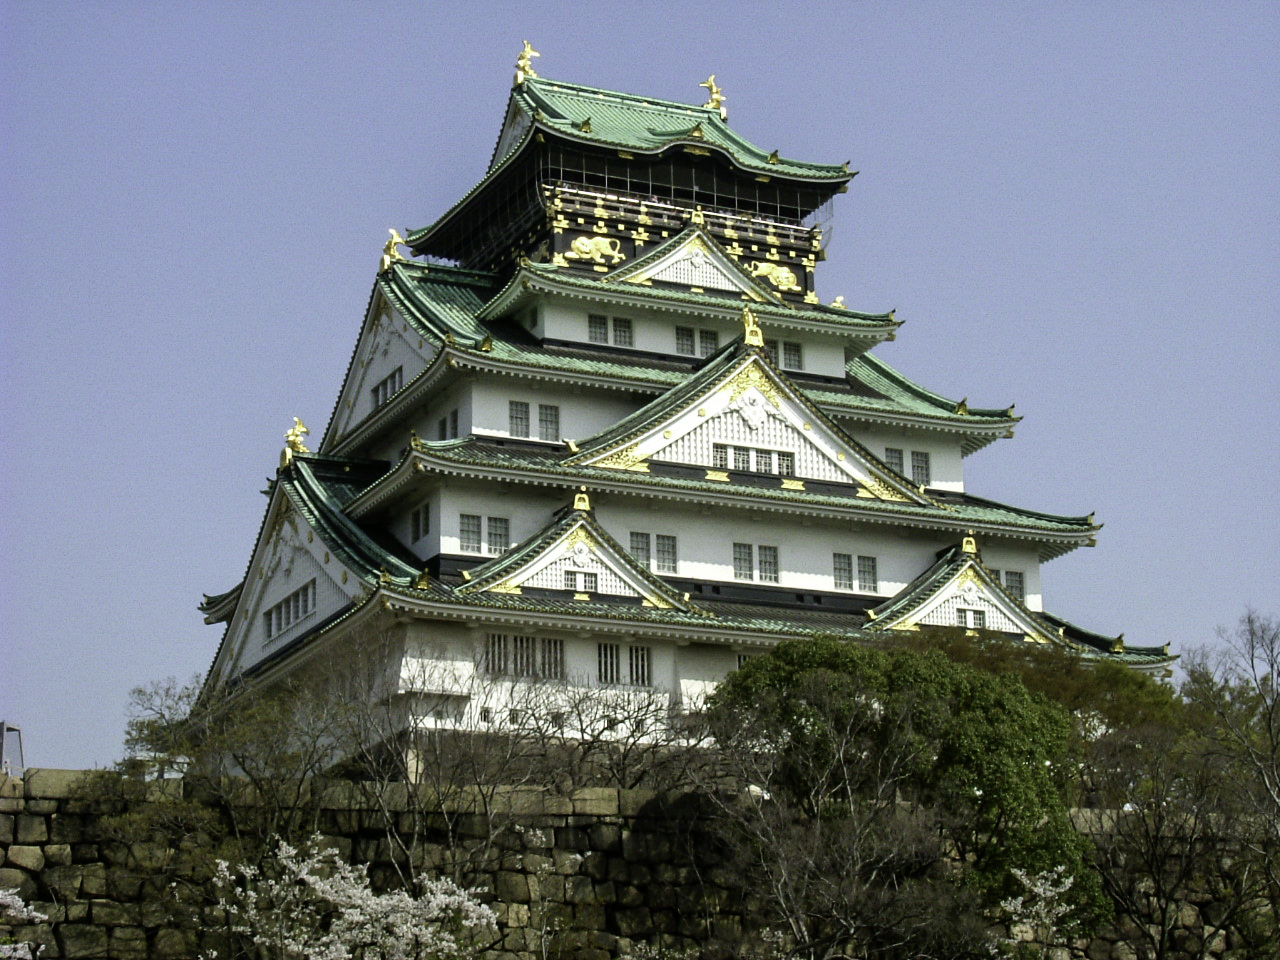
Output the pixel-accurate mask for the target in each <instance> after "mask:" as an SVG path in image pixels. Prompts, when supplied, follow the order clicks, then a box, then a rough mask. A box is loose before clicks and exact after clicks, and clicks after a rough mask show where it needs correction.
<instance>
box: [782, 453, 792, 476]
mask: <svg viewBox="0 0 1280 960" xmlns="http://www.w3.org/2000/svg"><path fill="white" fill-rule="evenodd" d="M795 472H796V455H795V454H794V453H785V452H779V453H778V476H780V477H790V476H794V475H795Z"/></svg>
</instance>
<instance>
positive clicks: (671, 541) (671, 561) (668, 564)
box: [656, 533, 676, 573]
mask: <svg viewBox="0 0 1280 960" xmlns="http://www.w3.org/2000/svg"><path fill="white" fill-rule="evenodd" d="M657 539H658V562H657V565H656V568H657V571H658V573H675V572H676V538H675V537H672V536H668V535H667V534H665V533H660V534H658V538H657Z"/></svg>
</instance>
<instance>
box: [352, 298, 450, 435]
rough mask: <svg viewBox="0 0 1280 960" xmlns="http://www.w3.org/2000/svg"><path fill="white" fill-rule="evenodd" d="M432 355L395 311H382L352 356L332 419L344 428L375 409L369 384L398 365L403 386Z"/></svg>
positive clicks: (431, 347) (374, 383)
mask: <svg viewBox="0 0 1280 960" xmlns="http://www.w3.org/2000/svg"><path fill="white" fill-rule="evenodd" d="M434 356H435V348H434V347H433V346H432V345H431V344H430V343H428V342H426V341H425V340H423V339H422V338H421V337H419V336H418V335H417V333H416V332H414V331H413V330H412V329H410V327H409V325H408V323H407V322H406V321H405V320H404V318H403V317H401V316H400V314H399V313H397V312H395V311H393V310H387V311H384V312H383V313H382V314H381V315H380V317H379V319H378V320H377V322H376V324H375V325H374V326H373V327H372V328H371V329H370V331H369V333H368V335H367V336H366V338H365V343H364V345H363V347H362V349H361V351H360V355H359V356H357V357H356V358H355V363H354V365H353V366H352V369H351V377H350V380H349V381H348V383H347V388H346V394H345V397H344V398H343V401H342V409H341V410H340V411H339V414H338V417H337V418H336V421H337V424H338V425H339V428H340V429H341V430H343V431H346V430H348V429H350V428H351V427H352V426H354V425H355V424H357V423H359V422H360V421H362V420H363V419H364V418H365V417H367V416H369V415H370V414H371V413H373V412H374V410H376V409H377V406H376V405H375V404H374V400H373V387H374V386H375V385H376V384H378V383H381V382H382V380H383V379H384V378H386V377H387V376H389V375H390V374H391V372H392V371H393V370H395V368H396V367H400V368H401V378H400V385H401V387H402V388H403V387H404V386H405V385H406V384H408V383H409V381H410V380H412V379H413V378H414V377H416V376H418V374H420V373H422V371H423V370H425V369H426V368H427V366H428V365H429V364H430V362H431V360H432V358H433V357H434Z"/></svg>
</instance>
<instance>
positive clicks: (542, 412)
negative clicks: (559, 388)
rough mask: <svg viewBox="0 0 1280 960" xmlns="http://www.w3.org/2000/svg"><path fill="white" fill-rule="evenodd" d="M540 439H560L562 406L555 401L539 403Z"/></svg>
mask: <svg viewBox="0 0 1280 960" xmlns="http://www.w3.org/2000/svg"><path fill="white" fill-rule="evenodd" d="M538 439H539V440H559V439H560V408H559V407H558V406H556V405H555V404H554V403H540V404H538Z"/></svg>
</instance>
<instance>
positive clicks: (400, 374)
mask: <svg viewBox="0 0 1280 960" xmlns="http://www.w3.org/2000/svg"><path fill="white" fill-rule="evenodd" d="M403 383H404V368H403V367H396V368H395V369H394V370H392V371H391V373H390V375H388V376H386V377H383V378H382V379H381V380H379V381H378V382H377V383H375V384H374V385H373V391H372V393H373V405H374V406H375V407H380V406H382V405H383V404H384V403H386V402H387V401H388V400H390V399H391V398H392V397H394V396H395V395H396V394H397V393H399V392H400V387H401V386H402V385H403Z"/></svg>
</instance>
